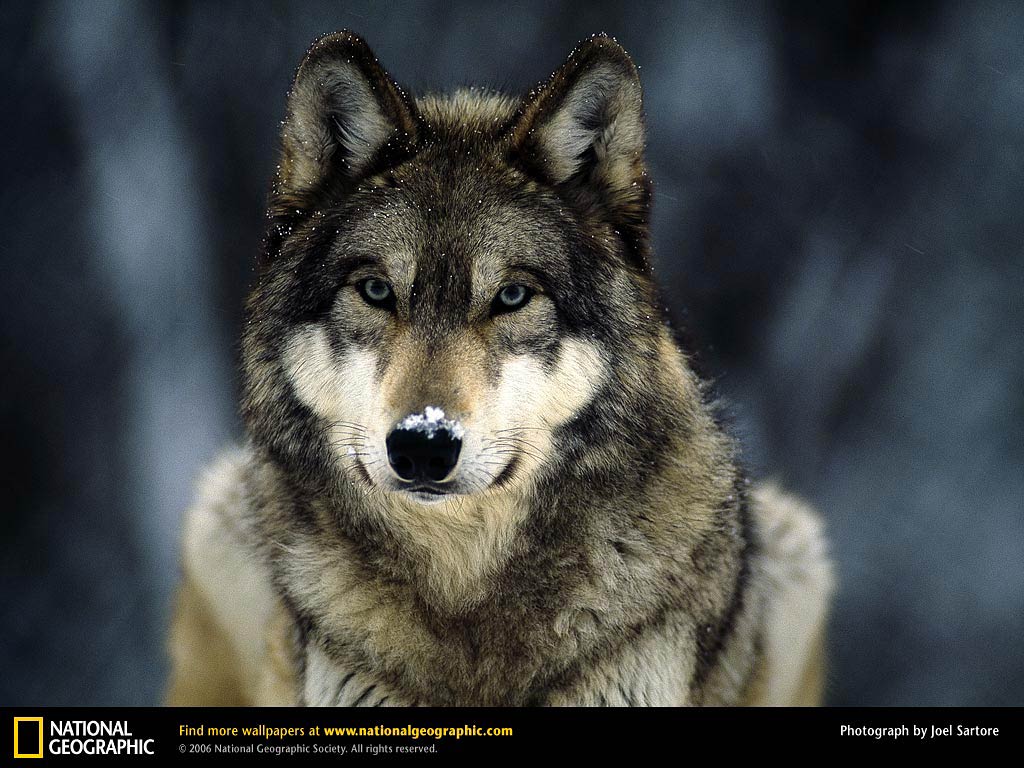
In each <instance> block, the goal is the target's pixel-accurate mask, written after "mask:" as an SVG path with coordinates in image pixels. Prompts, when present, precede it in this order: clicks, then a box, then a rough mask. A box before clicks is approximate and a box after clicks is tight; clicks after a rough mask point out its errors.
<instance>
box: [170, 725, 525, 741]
mask: <svg viewBox="0 0 1024 768" xmlns="http://www.w3.org/2000/svg"><path fill="white" fill-rule="evenodd" d="M178 735H179V736H213V737H217V736H260V737H262V738H265V739H272V738H279V739H284V738H289V737H295V736H348V737H356V736H402V737H406V738H411V739H420V738H429V739H443V738H449V737H450V738H455V739H461V738H463V737H470V736H511V735H512V728H511V727H503V728H482V727H480V726H479V725H460V726H454V727H453V726H443V727H442V726H437V727H432V726H427V727H418V726H415V725H401V726H388V725H373V726H359V727H353V726H324V727H320V726H319V725H316V726H313V727H312V728H305V727H297V728H278V727H274V726H267V725H262V724H261V725H257V726H248V727H246V726H243V727H241V728H236V727H233V726H229V727H216V726H214V727H210V728H207V727H206V726H203V725H198V726H193V725H179V726H178Z"/></svg>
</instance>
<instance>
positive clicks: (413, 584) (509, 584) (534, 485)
mask: <svg viewBox="0 0 1024 768" xmlns="http://www.w3.org/2000/svg"><path fill="white" fill-rule="evenodd" d="M654 346H655V349H654V350H652V351H655V352H656V354H654V355H653V356H652V364H651V365H650V366H649V367H648V366H644V368H643V369H628V368H627V369H622V370H618V371H617V372H616V381H615V385H616V387H617V388H619V392H620V395H618V396H617V397H610V396H609V397H607V398H601V397H600V396H599V397H598V398H596V399H595V401H594V403H592V404H591V406H589V407H588V408H587V409H586V411H585V412H584V413H581V414H580V416H579V417H578V419H577V420H576V421H575V422H574V423H573V424H571V425H570V426H569V427H567V428H566V429H565V430H564V431H563V433H562V434H561V435H559V436H558V451H557V452H556V453H555V454H554V458H553V459H552V460H551V462H552V463H551V464H550V465H549V466H546V467H545V468H544V469H543V470H542V471H540V472H538V473H537V475H536V476H535V477H533V478H531V479H530V481H529V482H527V483H526V484H525V485H524V486H522V487H521V488H520V489H519V490H516V491H506V492H503V493H501V494H498V495H495V496H493V497H482V498H481V499H479V500H475V501H474V500H470V499H466V500H465V501H462V502H461V503H460V502H454V503H451V504H449V505H446V506H438V507H430V508H427V509H424V508H423V507H418V506H413V505H409V506H405V505H403V504H400V503H399V504H396V503H395V501H393V500H392V499H391V498H386V497H384V496H383V495H381V494H379V493H375V492H374V491H373V490H367V489H366V488H365V487H363V486H360V485H359V484H358V483H353V482H352V481H350V480H347V479H344V478H336V479H335V480H334V481H333V482H328V483H326V484H323V485H320V486H319V489H314V488H310V487H309V486H308V485H307V484H305V483H296V482H294V481H293V480H292V479H290V478H288V477H287V475H286V474H285V473H284V472H283V471H282V470H281V469H280V468H279V467H278V466H276V465H275V463H274V462H273V461H271V460H265V461H264V462H262V464H261V465H258V466H257V467H255V468H254V473H253V477H252V480H253V487H254V501H255V502H256V503H255V507H256V510H257V515H258V518H257V525H258V526H259V527H260V528H261V529H262V530H263V531H264V532H265V534H266V533H268V532H271V531H273V534H272V536H266V535H265V537H264V538H265V539H266V547H267V550H266V552H267V555H268V557H269V558H270V560H271V561H272V563H273V564H274V571H275V574H276V578H277V582H278V585H279V587H280V588H281V589H282V591H283V592H284V593H285V595H286V598H287V600H288V602H289V603H290V604H291V605H293V606H294V608H295V609H296V611H297V613H298V614H299V616H300V617H301V618H302V619H303V620H304V621H305V622H308V623H309V624H310V625H311V626H312V627H313V628H314V630H313V631H314V634H315V636H316V637H318V638H319V642H320V643H321V644H323V645H325V646H326V647H328V648H331V649H333V653H334V654H335V656H336V657H337V658H338V659H339V660H340V659H346V658H353V656H354V657H356V658H359V657H361V655H364V654H372V655H373V656H374V657H375V658H378V659H379V660H381V661H382V663H383V664H384V666H385V668H389V666H390V669H391V670H392V673H393V674H394V675H395V677H396V678H401V679H402V680H403V681H404V683H405V684H406V685H408V684H409V683H410V680H411V681H413V683H414V684H419V685H421V686H423V687H430V686H432V687H433V688H431V689H432V690H434V689H436V687H437V686H438V685H445V686H448V687H449V688H450V691H449V694H448V697H449V700H450V701H452V702H457V701H461V700H465V697H466V696H468V695H469V694H470V692H472V695H473V696H475V697H476V700H478V701H487V700H488V696H493V697H494V700H495V701H499V700H501V701H508V700H510V699H509V696H512V700H514V699H515V692H514V691H511V692H510V691H509V690H507V689H503V688H502V685H503V682H502V675H501V674H497V673H495V672H494V670H497V669H501V668H503V667H502V665H503V664H511V665H513V667H515V668H517V669H521V668H524V665H525V668H526V671H527V672H529V671H530V670H531V669H533V672H534V674H535V676H538V677H543V678H544V679H545V680H549V679H554V678H556V677H558V676H559V675H565V674H570V671H569V670H570V668H571V664H570V663H569V660H570V659H572V658H575V657H577V656H578V654H579V653H581V652H584V651H586V650H587V649H590V650H594V649H595V648H596V647H598V646H601V645H602V644H603V643H605V642H607V638H609V637H611V636H613V635H615V633H611V632H609V631H608V630H609V629H611V628H613V627H619V628H622V627H630V626H639V625H641V624H643V623H645V622H648V621H650V620H651V619H652V617H653V616H656V615H658V614H659V613H660V612H662V611H665V610H679V609H684V610H686V611H688V612H689V613H690V614H691V615H692V616H693V620H694V622H695V623H704V624H706V625H707V626H711V624H712V623H715V622H717V621H718V617H719V615H720V614H721V612H722V611H724V610H725V606H726V604H727V602H728V600H729V599H730V598H729V595H728V594H726V592H724V591H723V587H722V585H731V584H732V583H733V582H734V580H735V577H736V574H721V573H717V572H710V571H708V570H707V569H706V568H705V565H706V564H707V563H713V562H717V561H723V562H725V559H723V558H718V557H715V556H714V555H715V553H716V552H721V551H722V550H723V549H726V548H729V547H732V546H735V543H734V542H733V540H732V539H734V538H735V536H733V537H729V536H727V535H724V533H723V531H726V530H729V529H730V528H732V529H733V530H735V528H736V527H737V526H738V525H739V524H740V521H739V511H738V508H739V503H740V500H739V498H738V497H737V493H736V490H735V489H736V485H737V475H736V470H735V468H734V465H733V463H732V459H731V445H730V443H729V441H728V439H727V438H726V437H725V436H724V435H723V434H722V433H721V431H720V430H719V428H718V427H717V425H716V424H715V423H714V421H713V419H712V417H711V415H710V413H709V411H708V409H707V408H706V407H705V406H704V405H703V404H702V400H701V395H700V391H699V385H698V383H697V380H696V378H695V377H694V376H693V375H692V374H691V373H689V371H688V369H687V368H686V367H685V363H684V361H683V358H682V355H681V354H680V352H679V351H678V349H677V348H676V347H675V345H674V343H673V342H672V341H671V340H669V338H668V335H667V333H663V334H662V335H661V336H660V338H659V339H658V340H657V342H656V343H655V345H654ZM630 398H640V399H641V400H643V401H644V402H646V407H645V408H644V409H643V410H640V411H638V410H637V402H636V401H635V400H634V401H633V402H629V399H630ZM623 413H643V414H644V416H645V418H644V421H643V422H642V423H629V422H624V421H623V420H622V417H621V415H620V414H623ZM296 513H297V514H296ZM679 574H683V575H682V576H680V575H679ZM723 576H724V578H723ZM666 583H668V584H670V585H671V594H666V593H665V589H664V585H665V584H666ZM694 595H700V596H701V598H700V600H701V602H700V603H699V604H697V603H694V599H695V598H694V597H693V596H694ZM652 600H657V601H658V603H652V602H651V601H652ZM399 631H400V632H402V633H404V634H403V638H404V639H403V641H402V642H401V643H399V642H398V641H397V640H396V639H395V638H394V634H393V633H395V632H399ZM410 635H411V636H413V642H412V643H411V645H412V647H415V648H417V649H419V653H418V655H414V656H413V657H410V656H409V652H408V648H409V646H410V643H409V642H408V639H409V636H410ZM453 635H454V636H456V637H462V638H463V645H462V646H461V647H455V648H453V647H451V645H450V638H451V637H452V636H453ZM495 635H499V636H501V638H502V642H501V643H500V644H498V645H495V644H494V641H493V637H494V636H495ZM417 636H418V637H417ZM440 637H444V638H446V644H445V645H444V646H443V647H442V646H440V645H439V644H438V643H439V641H438V639H437V638H440ZM538 649H546V650H545V651H543V652H542V651H540V650H538ZM481 654H484V655H485V656H488V657H490V658H491V659H492V661H493V662H494V666H493V668H491V667H490V666H489V665H483V666H481ZM560 663H564V664H565V665H566V666H565V667H564V668H563V667H562V666H560ZM531 665H532V666H531ZM488 668H491V670H492V674H491V676H490V677H487V678H486V681H487V682H486V684H487V685H488V686H490V688H489V689H488V690H489V692H488V691H482V690H480V689H479V686H481V685H484V682H483V678H482V677H481V675H482V674H484V670H486V669H488ZM530 680H531V678H530V676H529V674H527V675H525V676H523V677H515V678H513V677H509V679H508V680H506V681H504V684H505V685H520V686H523V685H526V684H527V682H528V681H530ZM460 686H461V687H460ZM521 695H523V696H525V695H526V691H525V690H524V691H522V692H521Z"/></svg>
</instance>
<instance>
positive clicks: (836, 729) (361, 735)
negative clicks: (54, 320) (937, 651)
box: [0, 707, 1021, 765]
mask: <svg viewBox="0 0 1024 768" xmlns="http://www.w3.org/2000/svg"><path fill="white" fill-rule="evenodd" d="M3 716H4V718H5V719H7V723H8V725H7V726H6V727H5V728H4V729H3V730H4V731H5V732H6V733H7V734H8V739H10V740H9V741H5V743H4V744H3V745H2V747H0V756H2V758H3V760H2V762H3V764H8V763H7V758H15V759H36V760H41V761H42V763H54V762H68V763H73V762H81V761H89V762H97V761H102V762H104V763H107V762H115V763H116V762H124V763H129V764H133V765H134V764H137V763H139V762H143V761H157V760H166V759H168V758H177V759H178V760H179V761H180V762H182V763H187V762H216V763H223V762H225V761H236V762H251V763H253V764H261V765H285V764H295V763H294V761H295V760H296V759H298V760H300V761H308V760H327V761H330V760H345V761H351V760H357V761H362V760H367V761H382V760H388V759H404V760H422V761H426V762H436V763H437V764H441V763H447V762H448V761H449V759H451V758H486V757H491V756H494V757H501V758H509V759H525V760H530V759H549V758H565V759H581V758H594V759H601V760H606V759H608V758H613V757H616V758H621V759H629V757H630V756H634V757H635V756H639V755H649V754H650V751H651V750H652V749H656V750H658V751H659V752H663V753H665V754H667V755H670V756H671V758H672V762H676V761H677V760H678V761H680V763H681V762H682V761H685V760H686V759H687V758H688V757H693V758H698V757H700V759H702V760H706V759H707V757H708V750H711V751H712V753H713V754H716V755H719V756H721V757H725V756H731V755H739V754H741V751H745V750H748V749H751V748H754V749H767V750H771V751H772V753H773V754H774V756H775V757H786V752H787V750H795V753H803V754H806V752H805V750H806V749H807V748H810V747H824V748H831V749H833V750H838V751H840V752H841V753H842V754H844V755H845V754H852V753H864V752H868V753H876V754H885V753H889V752H891V751H892V750H893V749H900V750H911V751H920V750H928V751H934V750H942V751H943V752H944V753H947V754H948V752H949V750H950V749H955V750H957V751H959V750H962V749H967V750H969V751H971V752H973V753H975V754H983V753H986V752H987V751H988V750H989V749H1000V748H1005V747H1010V746H1016V747H1020V746H1021V738H1020V737H1021V712H1020V710H1017V709H759V710H754V709H745V710H740V709H702V710H698V709H655V710H651V709H387V708H381V709H286V708H266V709H242V708H198V707H185V708H177V709H164V708H155V707H154V708H124V709H116V708H48V707H37V708H31V707H25V708H16V709H5V710H4V715H3ZM12 723H13V730H12ZM795 753H794V755H793V756H795ZM36 764H38V763H36Z"/></svg>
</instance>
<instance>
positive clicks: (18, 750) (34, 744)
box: [14, 717, 43, 757]
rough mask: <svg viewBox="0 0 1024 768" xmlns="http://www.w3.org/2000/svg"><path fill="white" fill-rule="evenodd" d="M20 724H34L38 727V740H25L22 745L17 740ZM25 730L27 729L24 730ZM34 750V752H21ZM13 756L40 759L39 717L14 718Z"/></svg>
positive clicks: (41, 753) (41, 727) (41, 732)
mask: <svg viewBox="0 0 1024 768" xmlns="http://www.w3.org/2000/svg"><path fill="white" fill-rule="evenodd" d="M22 723H36V725H38V726H39V738H38V739H36V740H27V741H28V743H22V742H21V741H19V739H18V731H20V730H21V728H20V727H19V726H20V725H21V724H22ZM26 730H27V729H26ZM30 749H31V750H35V751H34V752H29V751H24V752H23V751H22V750H30ZM14 756H15V757H42V756H43V718H41V717H16V718H14Z"/></svg>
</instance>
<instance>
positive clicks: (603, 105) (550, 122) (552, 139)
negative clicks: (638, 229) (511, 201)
mask: <svg viewBox="0 0 1024 768" xmlns="http://www.w3.org/2000/svg"><path fill="white" fill-rule="evenodd" d="M644 136H645V131H644V114H643V99H642V95H641V88H640V78H639V75H638V73H637V69H636V66H635V65H634V64H633V60H632V59H631V58H630V57H629V54H628V53H626V51H625V50H624V49H623V48H622V46H620V45H619V44H618V43H617V42H615V41H614V40H612V39H611V38H610V37H607V36H604V35H597V36H595V37H592V38H590V39H588V40H586V41H585V42H583V43H581V44H580V45H579V47H577V48H576V50H574V51H573V52H572V54H571V55H570V56H569V58H568V60H567V61H566V62H565V64H563V65H562V66H561V67H560V68H559V69H558V71H557V72H555V73H554V75H552V76H551V79H550V80H548V82H547V83H546V84H544V85H543V86H541V87H540V88H539V89H538V90H536V91H534V92H532V93H531V95H530V96H529V97H528V98H527V101H526V103H525V104H524V106H523V108H522V114H521V117H520V118H519V120H518V122H517V123H516V126H515V128H514V130H513V134H512V145H513V151H514V152H515V153H517V154H518V156H519V158H520V160H521V161H522V162H523V163H524V164H525V165H526V166H527V167H528V168H529V169H530V170H532V172H533V173H534V174H536V175H538V176H540V177H541V178H543V179H545V180H546V181H548V182H549V183H551V184H554V185H556V186H560V187H563V188H565V189H566V191H568V192H570V193H573V194H575V195H576V196H577V197H579V198H582V199H583V200H584V201H590V202H597V203H599V204H601V205H602V206H603V207H604V208H605V209H606V211H607V212H608V213H610V214H611V215H612V217H613V219H614V220H615V221H616V223H621V224H623V225H628V224H632V225H644V224H645V223H646V213H647V206H648V203H649V198H650V191H649V185H648V182H647V176H646V171H645V168H644Z"/></svg>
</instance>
